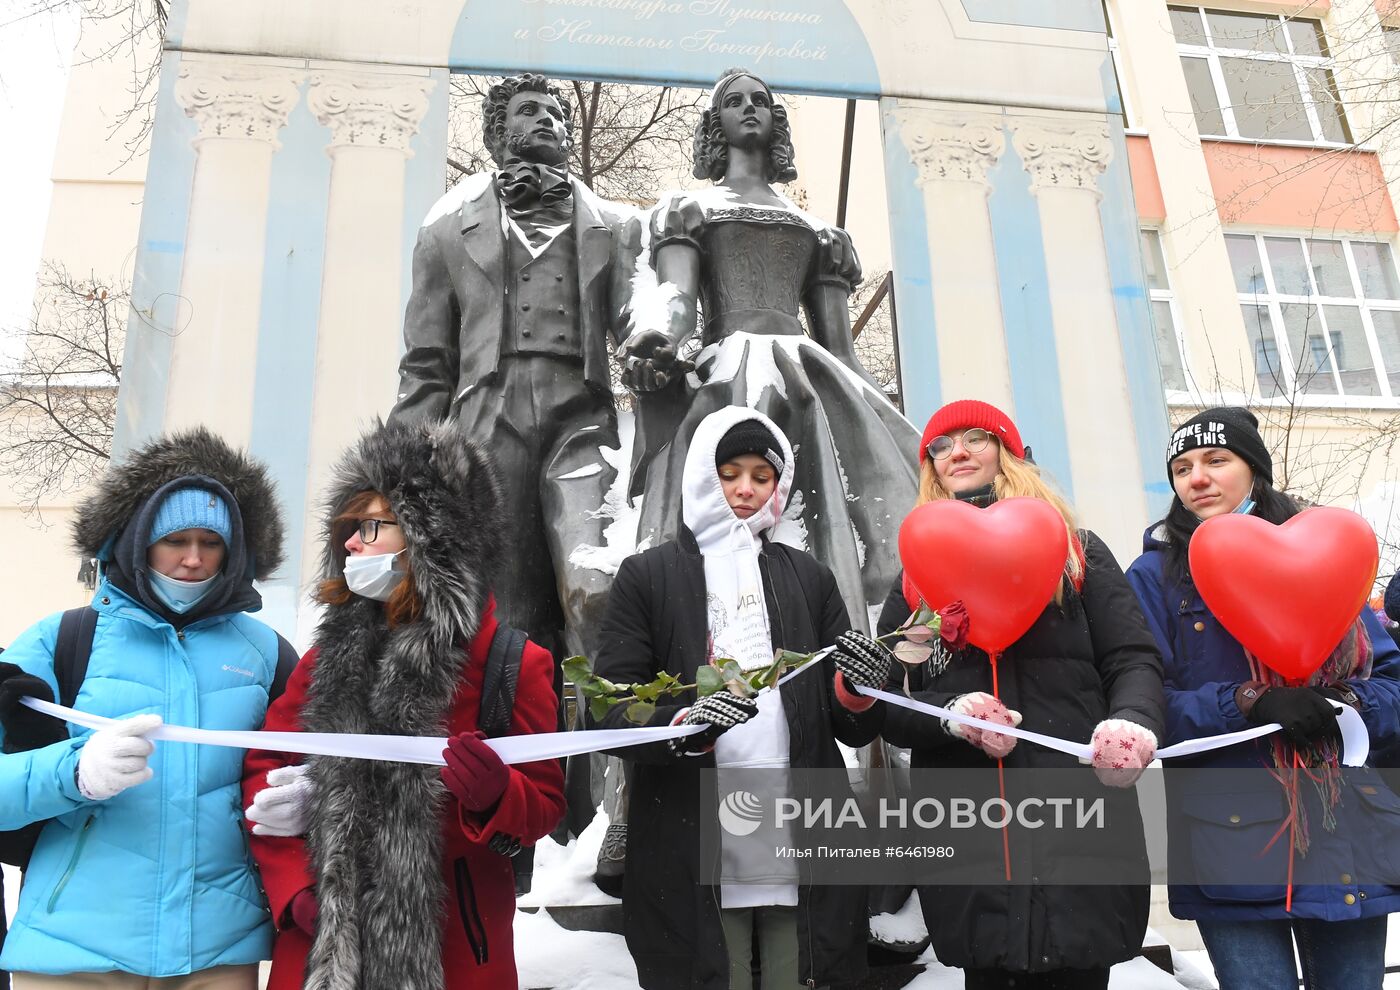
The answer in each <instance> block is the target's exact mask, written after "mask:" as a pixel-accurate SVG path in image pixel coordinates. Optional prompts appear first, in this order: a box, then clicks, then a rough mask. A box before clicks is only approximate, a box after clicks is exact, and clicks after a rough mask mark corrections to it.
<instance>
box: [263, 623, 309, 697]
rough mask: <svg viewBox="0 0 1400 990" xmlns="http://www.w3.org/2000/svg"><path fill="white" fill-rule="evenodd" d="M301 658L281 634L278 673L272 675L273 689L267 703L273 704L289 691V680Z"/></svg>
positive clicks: (278, 649) (268, 693) (278, 647)
mask: <svg viewBox="0 0 1400 990" xmlns="http://www.w3.org/2000/svg"><path fill="white" fill-rule="evenodd" d="M300 660H301V657H299V656H297V648H296V647H295V646H293V645H292V644H291V643H288V642H287V641H286V640H285V639H283V638H282V636H281V635H280V634H279V635H278V637H277V672H276V673H275V674H273V675H272V687H271V688H269V689H268V692H267V702H268V704H272V702H274V701H276V700H277V699H278V698H280V697H281V696H282V692H283V691H285V690H287V680H288V679H289V678H290V677H291V676H292V671H293V670H295V669H296V665H297V663H298V661H300Z"/></svg>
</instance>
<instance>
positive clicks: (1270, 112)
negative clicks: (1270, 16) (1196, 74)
mask: <svg viewBox="0 0 1400 990" xmlns="http://www.w3.org/2000/svg"><path fill="white" fill-rule="evenodd" d="M1220 68H1221V71H1222V72H1223V73H1224V75H1225V88H1226V90H1228V92H1229V97H1230V106H1231V107H1232V108H1233V109H1234V111H1235V126H1236V127H1237V128H1238V129H1239V132H1240V137H1247V138H1276V139H1284V140H1290V141H1311V140H1313V133H1312V125H1311V124H1310V123H1308V114H1307V110H1306V109H1305V108H1304V106H1303V94H1302V93H1301V92H1300V91H1299V89H1298V80H1297V78H1296V77H1295V76H1294V75H1293V66H1292V65H1290V64H1289V63H1288V62H1261V61H1259V60H1258V59H1249V58H1222V59H1221V60H1220Z"/></svg>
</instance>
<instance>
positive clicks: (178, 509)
mask: <svg viewBox="0 0 1400 990" xmlns="http://www.w3.org/2000/svg"><path fill="white" fill-rule="evenodd" d="M182 529H210V530H213V531H214V532H215V533H218V534H219V535H220V536H222V537H223V538H224V545H225V546H227V545H228V544H229V543H231V542H233V522H232V520H231V519H230V518H229V513H228V506H227V505H225V504H224V500H223V499H221V498H220V497H219V496H217V495H215V494H214V493H213V492H211V491H206V490H205V489H203V488H181V489H179V490H177V491H173V492H171V493H170V494H169V495H167V496H166V497H165V501H164V502H162V503H161V504H160V509H159V511H157V512H156V518H155V522H153V523H152V524H151V535H150V536H149V537H148V538H147V541H146V543H147V545H148V546H149V545H150V544H152V543H154V542H156V541H157V540H159V539H160V538H161V537H163V536H168V535H170V534H171V533H176V532H179V531H180V530H182Z"/></svg>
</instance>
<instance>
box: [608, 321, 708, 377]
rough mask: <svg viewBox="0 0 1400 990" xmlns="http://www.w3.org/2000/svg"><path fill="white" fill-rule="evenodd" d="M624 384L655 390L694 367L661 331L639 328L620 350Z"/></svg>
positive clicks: (673, 342)
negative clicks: (683, 358) (681, 355)
mask: <svg viewBox="0 0 1400 990" xmlns="http://www.w3.org/2000/svg"><path fill="white" fill-rule="evenodd" d="M617 360H618V363H619V364H621V365H622V384H623V385H624V386H626V387H627V388H629V389H631V390H632V391H634V392H656V391H659V390H661V389H663V388H665V387H666V386H667V385H669V384H671V382H672V381H674V380H675V379H676V378H677V377H679V376H680V375H683V374H685V373H687V372H689V371H691V370H693V369H694V367H695V365H694V364H693V363H691V362H690V361H686V360H682V359H681V358H680V356H679V355H678V354H677V353H676V342H675V341H674V340H672V339H671V337H669V336H668V335H667V334H666V333H664V332H663V331H661V330H637V331H635V332H633V333H632V334H630V335H628V337H627V339H625V340H624V341H623V342H622V343H621V344H620V345H619V346H618V349H617Z"/></svg>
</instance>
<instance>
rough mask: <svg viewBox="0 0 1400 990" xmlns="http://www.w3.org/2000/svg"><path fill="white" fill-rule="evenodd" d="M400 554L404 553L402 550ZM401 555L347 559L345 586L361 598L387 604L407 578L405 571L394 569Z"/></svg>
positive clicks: (389, 554) (380, 554) (379, 555)
mask: <svg viewBox="0 0 1400 990" xmlns="http://www.w3.org/2000/svg"><path fill="white" fill-rule="evenodd" d="M399 553H403V551H402V550H400V551H399ZM399 553H377V554H375V555H373V556H372V557H371V556H364V555H361V556H358V557H346V558H345V586H346V587H347V588H349V589H350V590H351V591H353V592H354V593H355V594H357V595H359V596H360V597H361V598H373V599H374V600H375V601H377V602H387V601H388V600H389V596H390V595H392V594H393V593H394V589H395V588H397V587H398V586H399V582H400V581H402V580H403V579H404V577H405V575H404V572H403V571H399V570H395V569H394V558H395V557H397V556H398V555H399Z"/></svg>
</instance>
